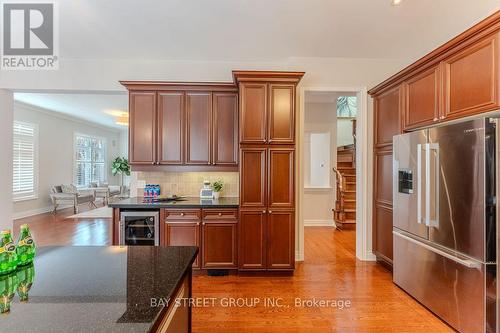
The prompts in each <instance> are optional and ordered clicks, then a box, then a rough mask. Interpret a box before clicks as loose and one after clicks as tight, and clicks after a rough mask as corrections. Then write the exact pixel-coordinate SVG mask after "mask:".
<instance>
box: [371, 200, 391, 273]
mask: <svg viewBox="0 0 500 333" xmlns="http://www.w3.org/2000/svg"><path fill="white" fill-rule="evenodd" d="M373 215H374V218H373V252H374V254H375V255H376V256H377V259H379V260H380V259H381V260H383V261H385V262H386V263H388V264H389V265H392V258H393V255H392V254H393V244H392V241H393V239H392V237H393V236H392V207H389V206H384V205H380V204H377V203H376V204H375V207H374V214H373Z"/></svg>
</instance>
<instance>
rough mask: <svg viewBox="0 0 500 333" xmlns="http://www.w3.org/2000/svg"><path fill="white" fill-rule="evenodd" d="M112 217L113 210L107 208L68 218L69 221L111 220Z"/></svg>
mask: <svg viewBox="0 0 500 333" xmlns="http://www.w3.org/2000/svg"><path fill="white" fill-rule="evenodd" d="M112 217H113V208H110V207H108V206H106V207H101V208H96V209H92V210H88V211H86V212H82V213H79V214H75V215H71V216H68V217H67V219H108V218H109V219H110V218H112Z"/></svg>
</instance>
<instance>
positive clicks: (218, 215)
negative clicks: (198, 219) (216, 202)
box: [202, 209, 238, 222]
mask: <svg viewBox="0 0 500 333" xmlns="http://www.w3.org/2000/svg"><path fill="white" fill-rule="evenodd" d="M202 216H203V221H221V220H224V221H234V222H236V221H237V220H238V210H237V209H204V210H203V212H202Z"/></svg>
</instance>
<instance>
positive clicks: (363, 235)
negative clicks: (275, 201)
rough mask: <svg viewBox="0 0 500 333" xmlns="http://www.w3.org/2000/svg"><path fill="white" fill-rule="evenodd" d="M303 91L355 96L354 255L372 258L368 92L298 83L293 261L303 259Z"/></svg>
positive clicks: (304, 92) (370, 142)
mask: <svg viewBox="0 0 500 333" xmlns="http://www.w3.org/2000/svg"><path fill="white" fill-rule="evenodd" d="M306 91H322V92H351V93H352V92H354V93H356V96H357V97H358V115H357V117H356V119H357V121H356V257H357V258H358V259H360V260H365V261H374V260H375V255H374V254H373V253H372V222H371V221H372V218H371V209H370V208H371V204H370V203H371V192H372V187H373V185H372V182H371V181H370V179H371V178H370V170H371V163H370V161H369V158H370V156H371V154H370V151H371V150H372V148H373V147H372V145H373V142H372V140H371V138H370V137H369V135H368V133H369V127H368V125H369V119H370V118H369V117H368V106H367V104H368V94H367V89H366V87H300V95H299V103H300V104H299V105H300V108H299V109H298V110H297V111H298V112H297V123H298V124H297V127H298V133H299V135H298V142H297V148H298V154H297V156H299V158H298V159H297V163H296V167H297V170H298V179H299V181H298V184H297V188H296V193H297V200H298V206H297V210H298V212H297V221H296V223H297V228H296V230H297V238H296V244H297V247H296V248H297V250H296V253H295V257H296V260H297V261H303V260H304V207H303V204H304V173H303V170H304V166H303V163H304V147H303V145H304V143H303V142H304V140H303V138H304V113H305V95H306Z"/></svg>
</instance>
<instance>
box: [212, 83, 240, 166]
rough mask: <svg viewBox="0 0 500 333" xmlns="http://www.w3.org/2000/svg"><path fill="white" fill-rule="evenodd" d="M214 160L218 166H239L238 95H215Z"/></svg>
mask: <svg viewBox="0 0 500 333" xmlns="http://www.w3.org/2000/svg"><path fill="white" fill-rule="evenodd" d="M213 98H214V106H213V147H212V151H213V158H212V163H213V164H218V165H237V164H238V94H233V93H214V95H213Z"/></svg>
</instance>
